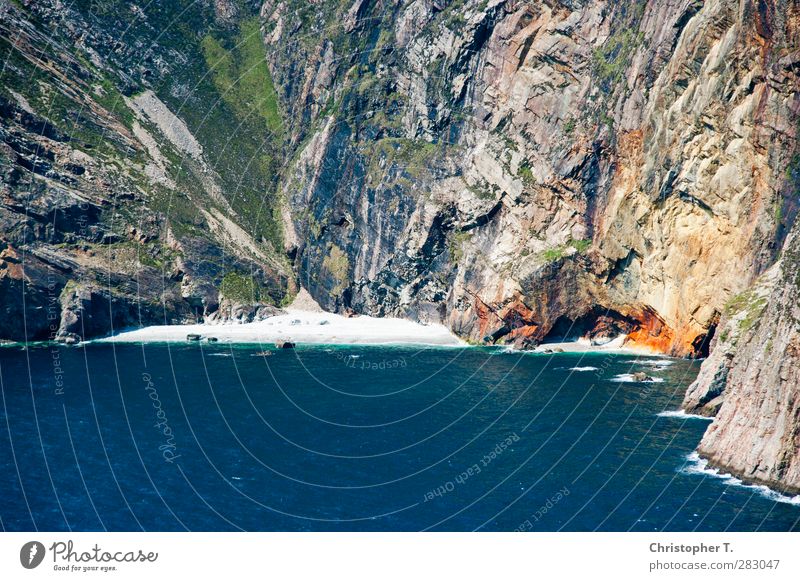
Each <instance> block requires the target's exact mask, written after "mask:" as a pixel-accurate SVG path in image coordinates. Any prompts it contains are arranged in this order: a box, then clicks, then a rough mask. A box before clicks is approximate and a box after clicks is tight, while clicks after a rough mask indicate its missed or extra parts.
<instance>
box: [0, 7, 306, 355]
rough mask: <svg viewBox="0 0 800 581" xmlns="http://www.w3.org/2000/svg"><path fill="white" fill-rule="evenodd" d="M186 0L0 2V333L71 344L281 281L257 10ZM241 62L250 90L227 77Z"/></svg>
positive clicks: (191, 315)
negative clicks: (153, 0)
mask: <svg viewBox="0 0 800 581" xmlns="http://www.w3.org/2000/svg"><path fill="white" fill-rule="evenodd" d="M184 4H185V6H181V5H178V3H159V4H158V5H157V6H149V7H148V8H147V10H145V9H144V8H142V7H139V6H137V5H135V4H131V3H122V2H117V3H112V2H105V3H97V2H88V1H87V2H82V1H78V2H72V3H69V4H64V3H61V2H46V1H45V2H40V1H36V2H13V3H12V2H2V3H0V50H2V53H3V63H4V66H3V68H2V71H1V72H0V118H1V122H0V174H1V175H2V178H0V196H2V199H0V225H1V226H0V296H2V303H3V308H4V309H5V314H4V316H3V317H0V338H1V339H13V340H34V339H53V338H58V339H62V340H70V341H74V340H77V339H79V338H87V337H92V336H97V335H103V334H107V333H109V332H110V331H112V330H113V329H118V328H121V327H125V326H131V325H142V324H148V323H149V324H153V323H158V322H160V323H163V322H179V321H182V320H187V319H190V320H194V319H196V318H198V317H202V316H203V315H205V314H207V313H210V312H213V311H215V310H216V308H217V304H218V302H219V299H220V293H222V295H223V297H224V296H225V295H226V294H227V296H228V298H229V299H236V300H238V301H240V302H259V301H265V302H276V301H280V300H281V299H282V297H283V296H284V295H285V294H286V292H287V289H288V288H289V286H288V285H289V284H290V283H289V280H290V269H289V267H288V264H287V262H286V260H285V259H284V258H283V256H282V253H280V252H276V251H275V246H278V247H279V246H280V239H281V238H280V227H279V225H278V221H277V220H276V219H275V217H274V214H273V207H274V204H273V201H272V198H271V197H270V196H271V195H272V194H273V193H274V190H275V185H276V182H277V179H276V177H275V171H274V169H273V167H272V166H276V167H277V165H279V162H278V161H276V160H279V159H280V158H281V156H282V155H283V153H282V149H281V147H282V146H281V143H282V138H281V137H280V131H281V130H280V127H279V121H280V120H279V119H278V122H277V123H276V122H275V120H274V111H273V109H272V108H270V104H269V102H270V97H272V101H271V103H272V104H273V107H274V103H275V97H274V90H272V88H271V84H270V83H269V82H268V81H269V72H268V69H267V68H266V65H265V64H264V63H263V44H262V42H261V36H260V32H259V29H258V18H257V11H254V10H251V11H250V16H249V18H248V17H247V14H245V13H244V12H242V13H241V14H239V17H240V18H239V20H237V21H236V22H235V23H231V22H230V21H229V20H226V19H223V18H222V16H220V14H223V15H224V14H227V12H225V11H224V10H222V12H220V10H221V8H222V7H224V6H225V3H224V2H218V3H216V5H215V6H216V8H217V11H216V12H215V10H214V6H209V5H204V4H200V5H197V4H194V3H189V2H187V3H184ZM170 23H180V26H178V25H177V24H175V25H173V26H171V25H170ZM217 36H219V37H223V36H232V37H234V38H236V39H245V40H246V39H253V40H251V41H250V44H249V45H246V43H244V44H245V45H246V46H245V47H244V48H242V44H243V43H239V44H238V45H237V46H235V47H234V48H231V49H229V50H228V49H226V48H224V47H222V46H221V45H220V44H219V43H218V42H216V40H215V39H216V37H217ZM253 47H255V56H253V55H250V54H249V53H248V51H250V52H253ZM248 59H250V60H255V62H256V65H257V64H258V63H259V62H260V63H261V69H258V67H257V66H255V67H251V68H248V69H247V73H246V74H245V75H242V76H241V77H240V78H242V79H243V81H242V83H243V84H244V83H247V82H249V83H251V84H256V86H257V90H256V89H252V88H246V89H241V90H240V91H238V92H237V91H229V90H228V87H227V86H226V85H225V81H226V78H227V77H226V75H230V74H233V73H232V72H231V71H230V70H228V69H231V68H234V67H236V66H239V67H243V66H244V65H243V64H242V63H246V62H248ZM239 61H241V62H239ZM226 67H227V68H226ZM248 75H249V76H248ZM259 85H260V86H259ZM248 87H249V86H248ZM248 91H249V92H248ZM270 91H271V92H270ZM231 93H237V94H236V95H232V94H231ZM238 93H244V96H242V95H239V94H238ZM251 93H252V94H251ZM244 99H248V105H249V108H248V109H247V110H246V111H245V110H243V109H240V103H241V101H242V100H244ZM258 99H260V101H259V100H258ZM244 121H248V123H247V124H245V123H244ZM237 127H239V129H238V130H237V131H231V128H234V129H235V128H237ZM234 133H235V136H236V139H235V140H232V139H231V137H232V136H233V134H234Z"/></svg>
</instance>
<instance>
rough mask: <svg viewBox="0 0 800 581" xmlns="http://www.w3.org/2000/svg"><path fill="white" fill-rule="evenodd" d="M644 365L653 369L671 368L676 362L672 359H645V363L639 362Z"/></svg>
mask: <svg viewBox="0 0 800 581" xmlns="http://www.w3.org/2000/svg"><path fill="white" fill-rule="evenodd" d="M639 363H641V364H642V365H650V366H651V367H669V366H670V365H672V364H673V363H675V362H674V361H672V360H670V359H645V360H644V361H639Z"/></svg>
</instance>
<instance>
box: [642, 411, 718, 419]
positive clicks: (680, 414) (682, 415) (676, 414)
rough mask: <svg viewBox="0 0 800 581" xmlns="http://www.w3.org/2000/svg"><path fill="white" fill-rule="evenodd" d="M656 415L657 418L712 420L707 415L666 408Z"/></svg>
mask: <svg viewBox="0 0 800 581" xmlns="http://www.w3.org/2000/svg"><path fill="white" fill-rule="evenodd" d="M656 415H657V416H658V417H659V418H679V419H682V420H706V421H707V422H713V421H714V418H709V417H708V416H701V415H700V414H687V413H686V412H685V411H683V410H666V411H663V412H661V413H660V414H656Z"/></svg>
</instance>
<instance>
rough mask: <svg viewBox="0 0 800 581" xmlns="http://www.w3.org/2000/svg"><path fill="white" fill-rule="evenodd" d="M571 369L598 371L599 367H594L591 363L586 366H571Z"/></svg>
mask: <svg viewBox="0 0 800 581" xmlns="http://www.w3.org/2000/svg"><path fill="white" fill-rule="evenodd" d="M569 370H570V371H597V367H592V366H591V365H587V366H585V367H570V368H569Z"/></svg>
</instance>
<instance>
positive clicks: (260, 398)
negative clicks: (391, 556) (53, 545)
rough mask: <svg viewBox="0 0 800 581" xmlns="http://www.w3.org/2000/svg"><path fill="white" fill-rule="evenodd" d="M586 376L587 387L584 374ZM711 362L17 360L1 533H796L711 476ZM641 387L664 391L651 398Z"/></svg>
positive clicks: (121, 353) (782, 503) (451, 355)
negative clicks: (696, 409)
mask: <svg viewBox="0 0 800 581" xmlns="http://www.w3.org/2000/svg"><path fill="white" fill-rule="evenodd" d="M574 368H578V369H577V370H576V369H574ZM698 369H699V363H698V362H690V361H684V360H674V359H658V358H644V357H637V356H633V355H619V354H591V355H581V354H555V355H539V354H537V355H534V354H519V353H510V352H503V351H500V350H490V349H481V348H467V349H444V348H414V347H347V348H343V347H302V346H300V347H298V348H297V349H296V350H284V351H275V350H270V351H267V352H266V354H265V352H264V351H263V347H259V346H242V345H239V346H233V347H232V346H230V345H219V344H217V345H207V344H191V345H189V344H187V345H183V344H172V345H166V344H163V345H156V344H150V345H145V346H141V345H110V344H88V345H85V346H83V347H77V348H76V347H64V346H60V347H53V346H49V345H42V346H28V347H27V348H22V347H19V346H10V347H3V348H1V349H0V377H1V378H2V385H1V387H2V400H1V401H0V462H2V472H3V475H2V478H1V479H0V524H1V525H2V528H3V529H4V530H10V531H19V530H23V531H30V530H51V531H67V530H73V531H97V530H101V531H102V530H114V531H139V530H148V531H152V530H158V531H173V530H177V531H182V530H204V531H219V530H240V529H241V530H263V531H276V530H277V531H296V530H298V531H307V530H326V531H387V530H393V531H394V530H399V531H416V530H436V531H472V530H487V531H497V530H499V531H513V530H534V531H559V530H564V531H594V530H601V531H628V530H633V531H662V530H666V531H694V530H697V531H756V530H765V531H789V530H797V529H798V528H800V525H799V524H798V521H799V519H800V506H798V505H797V504H792V503H791V502H788V500H789V499H786V498H783V497H779V496H777V495H775V494H771V493H770V492H769V491H766V490H765V489H763V488H757V487H751V486H745V485H743V484H741V483H739V482H738V481H737V480H735V479H732V478H724V477H721V476H720V475H715V474H713V473H712V472H710V471H708V470H703V469H702V465H701V464H699V463H698V462H697V460H696V459H692V457H691V453H692V451H693V449H694V448H695V446H696V445H697V443H698V442H699V441H700V438H701V436H702V434H703V432H704V430H705V429H706V427H707V425H708V422H707V421H705V420H699V419H693V418H684V417H679V416H671V417H670V416H666V417H664V416H659V415H658V414H660V413H661V412H665V411H667V412H668V411H671V410H676V409H678V406H679V404H680V401H681V398H682V396H683V393H684V391H685V388H686V386H687V385H688V384H689V383H690V382H691V381H692V380H693V379H694V378H695V376H696V374H697V371H698ZM639 370H643V371H646V372H647V373H649V374H650V375H652V376H653V377H654V378H656V379H657V380H660V382H659V383H635V382H633V381H630V376H628V375H626V374H630V373H632V372H635V371H639Z"/></svg>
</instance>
